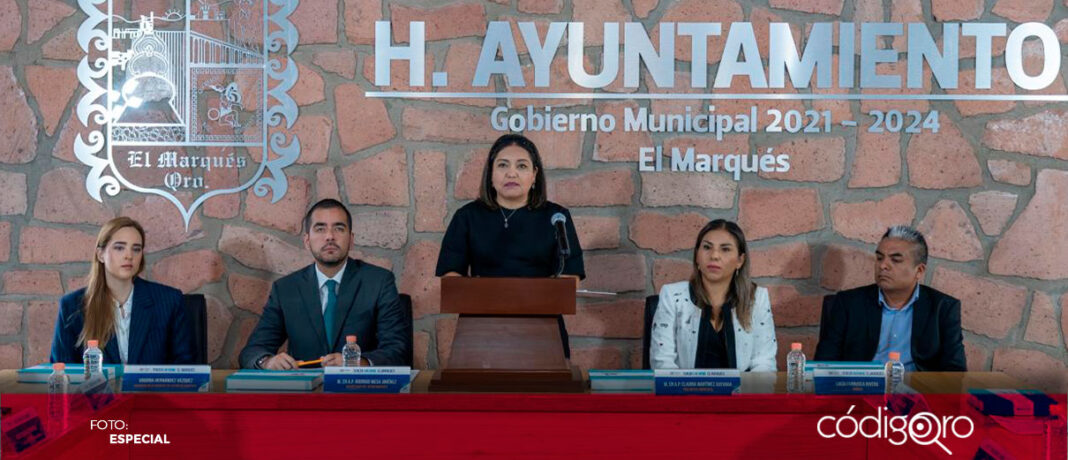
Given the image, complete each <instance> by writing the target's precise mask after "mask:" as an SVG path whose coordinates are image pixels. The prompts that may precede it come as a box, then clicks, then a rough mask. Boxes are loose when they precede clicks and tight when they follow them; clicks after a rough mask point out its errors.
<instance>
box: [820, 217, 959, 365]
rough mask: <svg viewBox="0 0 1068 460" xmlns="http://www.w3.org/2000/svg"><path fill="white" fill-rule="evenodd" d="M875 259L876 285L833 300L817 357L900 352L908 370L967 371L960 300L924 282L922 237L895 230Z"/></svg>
mask: <svg viewBox="0 0 1068 460" xmlns="http://www.w3.org/2000/svg"><path fill="white" fill-rule="evenodd" d="M875 259H876V262H875V284H872V285H868V286H863V287H859V288H856V289H850V290H848V291H842V292H839V293H838V294H837V295H836V296H835V297H834V300H833V302H832V304H831V312H830V318H829V320H828V322H829V324H822V325H820V327H821V328H826V334H825V336H824V337H823V338H822V339H821V340H820V343H819V345H818V346H817V347H816V357H815V359H816V360H817V361H878V362H886V361H887V360H888V359H889V354H890V353H891V352H898V353H900V355H901V363H902V364H904V365H905V369H906V370H910V371H912V370H916V371H964V370H966V366H967V365H966V361H965V358H964V339H963V336H962V333H961V327H960V301H959V300H957V299H955V298H953V297H951V296H949V295H947V294H944V293H942V292H939V291H937V290H935V289H932V288H930V287H927V286H924V285H922V284H920V281H921V280H923V275H924V273H925V272H926V270H927V242H926V240H925V239H924V237H923V235H922V234H921V233H920V232H919V231H917V230H915V229H913V228H911V227H906V226H896V227H891V228H890V229H889V230H887V231H886V233H885V234H883V238H882V240H881V241H880V242H879V246H878V248H877V249H876V250H875Z"/></svg>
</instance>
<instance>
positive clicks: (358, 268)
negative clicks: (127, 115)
mask: <svg viewBox="0 0 1068 460" xmlns="http://www.w3.org/2000/svg"><path fill="white" fill-rule="evenodd" d="M337 302H338V303H337V311H336V321H335V322H334V324H335V326H334V330H331V331H327V330H326V326H325V325H324V321H323V312H322V303H321V302H320V301H319V282H318V279H317V278H316V276H315V264H311V265H308V266H307V267H304V268H302V269H300V270H297V271H296V272H293V273H291V274H289V275H287V276H285V277H284V278H281V279H279V280H278V281H275V282H274V284H273V285H272V286H271V295H270V296H269V297H268V298H267V305H266V306H264V307H263V315H262V316H260V321H259V323H257V324H256V329H255V330H253V331H252V335H250V336H249V338H248V343H247V344H246V345H245V348H244V349H242V350H241V355H240V356H239V362H240V363H241V367H244V368H255V367H256V361H258V360H259V359H260V358H262V357H264V356H267V355H273V354H275V353H278V348H279V347H281V346H282V344H283V343H285V342H286V341H287V340H288V341H289V347H288V350H289V355H290V356H292V357H293V358H294V359H298V360H312V359H317V358H319V357H320V356H325V355H327V354H330V353H337V352H340V351H341V348H342V347H344V345H345V336H346V335H351V334H356V340H357V343H358V344H359V345H360V349H361V350H362V351H363V357H365V358H367V359H368V360H370V361H371V362H372V363H374V365H375V366H407V365H410V364H411V355H412V350H411V346H412V345H411V337H412V321H411V320H410V319H409V318H408V317H407V313H406V312H405V311H403V310H402V309H401V305H400V297H398V294H397V285H396V282H395V281H394V276H393V273H392V272H390V271H389V270H386V269H384V268H381V267H377V266H375V265H371V264H369V263H366V262H363V261H360V260H357V259H352V258H349V260H348V265H346V266H345V274H344V275H342V276H341V286H340V287H339V288H338V296H337Z"/></svg>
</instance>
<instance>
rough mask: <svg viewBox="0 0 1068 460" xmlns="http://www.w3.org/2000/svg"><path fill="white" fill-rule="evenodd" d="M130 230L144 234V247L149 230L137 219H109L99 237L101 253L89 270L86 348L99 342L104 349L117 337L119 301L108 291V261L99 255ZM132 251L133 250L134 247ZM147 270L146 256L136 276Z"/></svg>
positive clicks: (84, 328)
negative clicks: (105, 266) (117, 307)
mask: <svg viewBox="0 0 1068 460" xmlns="http://www.w3.org/2000/svg"><path fill="white" fill-rule="evenodd" d="M126 227H132V228H133V229H134V230H137V233H138V234H140V235H141V244H142V246H141V247H144V244H145V229H144V228H143V227H141V224H139V223H137V221H136V220H133V219H131V218H129V217H116V218H114V219H111V220H109V221H108V222H107V223H106V224H104V226H103V227H100V233H97V235H96V249H97V250H95V251H93V262H92V265H91V266H90V268H89V282H88V283H86V288H85V295H84V296H83V298H82V302H83V304H82V308H84V309H85V310H84V312H83V316H84V318H85V321H84V324H83V325H82V332H81V334H79V335H78V345H82V344H84V343H86V342H88V341H89V340H98V341H99V342H100V346H101V347H103V346H104V344H106V343H108V340H111V336H112V335H114V334H115V310H114V308H115V300H116V299H113V298H112V297H111V291H109V290H108V282H107V277H106V276H105V271H106V269H105V268H104V262H101V261H100V257H99V256H98V255H97V253H98V252H99V251H100V250H102V249H104V248H106V247H107V246H108V243H110V242H111V237H112V236H115V233H116V232H118V231H119V230H122V229H124V228H126ZM129 249H131V250H132V248H129ZM144 270H145V257H144V255H142V256H141V263H140V264H139V265H138V267H137V273H135V274H134V276H137V275H140V274H141V272H143V271H144Z"/></svg>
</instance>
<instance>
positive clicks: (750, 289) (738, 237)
mask: <svg viewBox="0 0 1068 460" xmlns="http://www.w3.org/2000/svg"><path fill="white" fill-rule="evenodd" d="M713 230H726V231H727V233H730V234H731V236H732V237H734V243H735V244H736V245H738V255H742V254H745V255H746V257H745V260H744V261H742V266H741V267H739V268H738V271H737V272H735V273H734V274H733V275H731V288H730V291H728V292H727V302H726V303H728V304H732V305H734V312H735V314H736V315H737V316H738V322H739V323H741V325H742V328H743V329H745V330H746V331H748V330H749V327H750V326H751V325H752V317H753V301H754V297H755V296H756V285H755V284H753V282H752V281H750V279H749V248H748V247H747V246H746V244H745V233H743V232H742V228H741V227H739V226H738V224H736V223H734V222H731V221H729V220H724V219H716V220H713V221H711V222H709V223H708V224H705V226H704V228H702V229H701V231H700V232H699V233H698V234H697V242H695V243H694V245H693V273H692V274H690V292H692V293H693V295H694V297H695V298H694V299H693V301H694V303H696V304H697V307H698V308H701V309H704V308H711V305H712V302H710V301H709V298H708V292H707V291H705V285H704V283H703V282H701V270H700V269H699V268H698V266H697V251H698V250H700V248H701V241H702V240H704V238H705V235H706V234H708V232H711V231H713Z"/></svg>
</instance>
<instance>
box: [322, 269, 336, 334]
mask: <svg viewBox="0 0 1068 460" xmlns="http://www.w3.org/2000/svg"><path fill="white" fill-rule="evenodd" d="M336 288H337V281H334V280H326V311H324V312H323V324H324V325H325V326H326V343H327V345H328V346H330V347H333V346H334V343H333V340H331V339H332V338H333V336H334V321H335V319H334V318H335V316H337V315H336V314H335V313H336V312H337V289H336Z"/></svg>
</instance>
